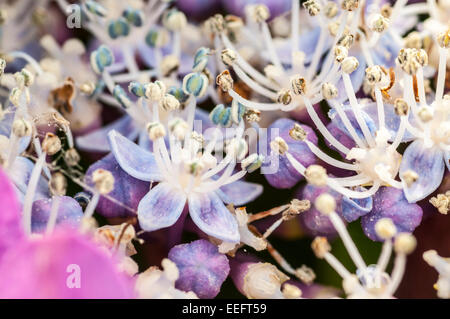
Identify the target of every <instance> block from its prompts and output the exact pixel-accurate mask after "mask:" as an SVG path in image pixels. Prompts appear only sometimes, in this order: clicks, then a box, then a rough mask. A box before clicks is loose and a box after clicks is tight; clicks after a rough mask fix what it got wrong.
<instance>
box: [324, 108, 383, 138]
mask: <svg viewBox="0 0 450 319" xmlns="http://www.w3.org/2000/svg"><path fill="white" fill-rule="evenodd" d="M341 108H342V109H343V111H344V113H345V114H346V115H347V118H348V120H349V121H350V124H351V125H352V126H353V127H354V128H355V131H356V134H357V135H358V137H359V138H360V139H362V140H363V141H364V140H365V138H364V133H363V132H362V130H361V128H360V126H359V124H358V121H357V120H356V117H355V114H354V113H353V110H352V107H351V106H350V105H348V104H345V105H343V106H341ZM361 114H362V117H363V119H364V121H365V122H366V124H367V127H368V128H369V131H370V133H371V134H372V136H375V132H376V131H377V127H376V125H375V122H374V121H373V119H372V118H371V117H370V116H369V115H367V113H366V112H365V111H363V110H361ZM328 117H329V118H330V119H331V122H332V123H334V124H335V125H336V126H337V127H338V128H339V129H340V130H341V131H343V132H345V133H346V134H347V136H349V137H351V135H350V133H349V132H348V130H347V128H346V127H345V125H344V122H342V119H341V117H340V116H339V114H338V113H337V112H336V110H335V109H334V108H331V109H330V111H329V112H328Z"/></svg>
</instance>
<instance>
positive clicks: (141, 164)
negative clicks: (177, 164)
mask: <svg viewBox="0 0 450 319" xmlns="http://www.w3.org/2000/svg"><path fill="white" fill-rule="evenodd" d="M108 139H109V143H110V146H111V150H112V152H113V154H114V157H115V158H116V160H117V162H118V163H119V165H120V167H122V169H123V170H124V171H125V172H127V173H128V174H130V175H131V176H133V177H134V178H137V179H140V180H142V181H147V182H150V181H160V180H161V179H162V175H161V173H160V171H159V169H158V166H157V165H156V161H155V157H154V156H153V154H152V153H150V152H148V151H146V150H144V149H143V148H141V147H139V146H137V145H136V144H134V143H133V142H131V141H130V140H128V139H127V138H126V137H124V136H123V135H121V134H120V133H118V132H116V131H111V132H109V134H108Z"/></svg>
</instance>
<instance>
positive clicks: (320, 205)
mask: <svg viewBox="0 0 450 319" xmlns="http://www.w3.org/2000/svg"><path fill="white" fill-rule="evenodd" d="M314 206H315V207H316V209H317V210H318V211H319V212H321V213H322V214H324V215H329V214H331V213H332V212H334V211H335V210H336V200H335V199H334V197H333V196H331V195H330V194H328V193H322V194H320V195H319V196H318V197H317V198H316V200H315V201H314Z"/></svg>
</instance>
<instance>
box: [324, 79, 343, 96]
mask: <svg viewBox="0 0 450 319" xmlns="http://www.w3.org/2000/svg"><path fill="white" fill-rule="evenodd" d="M338 93H339V92H338V89H337V87H336V86H335V85H334V84H332V83H330V82H325V83H323V84H322V96H323V98H324V99H325V100H331V99H335V98H337V96H338Z"/></svg>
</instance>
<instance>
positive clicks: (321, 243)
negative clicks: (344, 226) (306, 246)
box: [311, 237, 331, 259]
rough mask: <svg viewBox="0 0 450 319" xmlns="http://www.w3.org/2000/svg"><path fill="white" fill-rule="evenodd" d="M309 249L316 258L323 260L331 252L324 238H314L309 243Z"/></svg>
mask: <svg viewBox="0 0 450 319" xmlns="http://www.w3.org/2000/svg"><path fill="white" fill-rule="evenodd" d="M311 248H312V250H313V252H314V255H316V257H317V258H319V259H323V258H324V257H325V255H326V254H327V253H329V252H330V251H331V246H330V244H329V243H328V240H327V238H326V237H316V238H314V240H313V241H312V243H311Z"/></svg>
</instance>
